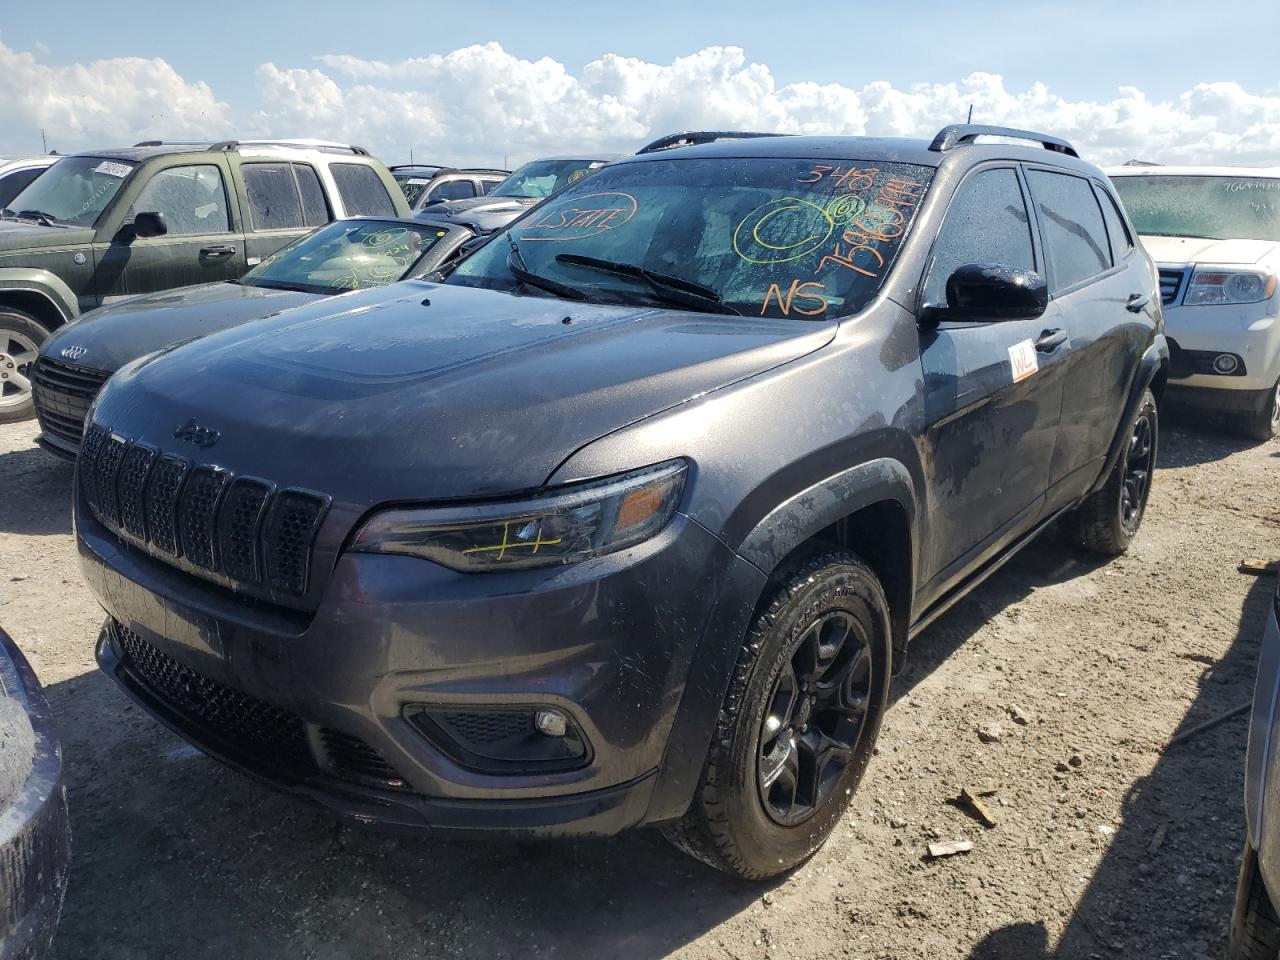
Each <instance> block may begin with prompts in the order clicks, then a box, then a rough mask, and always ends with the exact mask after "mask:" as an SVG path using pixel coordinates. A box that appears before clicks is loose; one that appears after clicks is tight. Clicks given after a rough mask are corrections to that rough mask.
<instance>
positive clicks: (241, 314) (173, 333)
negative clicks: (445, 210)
mask: <svg viewBox="0 0 1280 960" xmlns="http://www.w3.org/2000/svg"><path fill="white" fill-rule="evenodd" d="M474 236H475V234H473V233H472V232H471V231H470V230H468V229H467V228H466V227H463V226H459V225H458V224H456V223H434V222H432V221H430V220H416V219H409V218H393V217H353V218H349V219H346V220H335V221H334V222H333V223H329V224H325V225H324V226H322V227H317V228H316V229H315V230H314V231H312V232H311V233H309V234H307V235H306V236H304V237H302V238H301V239H298V240H295V241H294V242H293V243H291V244H290V245H289V246H287V247H285V248H284V249H282V250H278V251H276V252H275V253H273V254H272V255H271V256H269V257H267V258H266V259H264V260H263V261H262V262H261V263H259V264H258V265H257V266H255V267H252V268H250V270H249V272H248V273H246V274H245V275H244V276H243V277H240V278H239V279H238V280H227V281H222V282H220V283H208V284H202V285H200V286H196V287H183V288H182V289H179V290H166V291H163V292H161V293H150V294H143V295H142V296H138V297H129V298H127V299H125V300H121V301H119V302H117V303H112V304H108V305H107V306H105V307H98V308H97V309H96V310H90V311H89V312H88V313H86V314H85V315H84V316H82V317H80V319H78V320H73V321H71V322H70V323H68V324H65V325H63V326H62V327H59V328H58V329H57V330H55V331H54V332H53V333H52V334H51V335H50V336H49V339H47V340H46V341H45V342H44V344H42V345H41V347H40V356H39V358H38V359H37V360H36V362H35V365H34V367H33V368H32V371H31V384H32V396H33V399H34V402H35V409H36V417H37V419H38V420H39V421H40V431H41V432H40V435H39V436H38V437H36V443H38V444H39V445H40V446H41V447H42V448H43V449H45V450H46V451H48V452H49V453H51V454H53V455H54V456H57V457H60V458H62V459H72V460H74V459H75V456H76V454H77V453H78V452H79V449H80V439H81V436H82V434H83V433H84V420H85V416H86V415H87V414H88V411H89V407H90V405H91V404H92V403H93V399H94V397H95V396H97V393H98V390H99V389H101V387H102V384H104V383H106V381H107V378H108V377H110V376H111V375H112V374H113V373H115V371H116V370H118V369H119V368H120V367H122V366H124V365H125V364H126V363H129V362H130V361H132V360H136V359H137V358H138V357H141V356H144V355H145V354H148V353H153V352H155V351H156V350H164V349H168V348H169V347H172V346H174V345H175V344H178V343H186V342H189V341H191V340H195V339H197V338H199V337H207V336H209V334H211V333H217V332H218V331H220V330H227V329H230V328H231V327H234V326H238V325H240V324H242V323H249V322H251V321H254V320H260V319H262V318H263V317H269V316H275V315H276V314H277V313H279V312H280V311H282V310H288V309H291V308H293V307H297V306H301V305H302V304H305V303H311V302H313V301H315V300H320V299H324V298H328V297H333V296H337V295H340V294H344V293H349V292H351V291H353V290H367V289H370V288H371V287H382V286H386V285H387V284H389V283H395V282H396V281H399V280H405V279H409V278H413V277H425V276H428V275H430V274H432V273H434V272H436V271H437V270H441V269H444V268H445V267H447V266H448V265H449V264H450V263H452V262H453V260H454V258H455V257H457V256H458V255H459V253H460V251H461V248H462V245H463V244H464V243H465V242H466V241H467V240H470V239H471V238H472V237H474ZM370 335H371V336H372V335H373V334H372V333H371V334H370Z"/></svg>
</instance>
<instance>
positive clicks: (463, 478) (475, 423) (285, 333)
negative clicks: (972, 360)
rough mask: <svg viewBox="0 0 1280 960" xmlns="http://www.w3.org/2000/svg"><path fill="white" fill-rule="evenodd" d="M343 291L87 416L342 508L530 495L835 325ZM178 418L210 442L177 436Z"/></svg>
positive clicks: (203, 350) (152, 370) (190, 348)
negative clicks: (599, 448)
mask: <svg viewBox="0 0 1280 960" xmlns="http://www.w3.org/2000/svg"><path fill="white" fill-rule="evenodd" d="M342 299H343V301H344V307H343V308H342V309H340V310H339V311H338V312H335V310H334V308H335V303H334V302H332V301H329V302H324V303H318V304H312V305H310V306H304V307H299V308H298V309H296V310H292V311H289V312H288V313H286V314H283V315H281V316H278V317H275V318H272V319H269V320H264V321H262V322H261V323H256V324H253V325H251V326H249V327H242V328H241V329H239V330H233V331H227V332H225V333H221V334H217V335H215V336H212V337H207V338H205V339H203V340H199V341H197V342H195V343H190V344H187V345H185V346H182V347H179V348H177V349H176V350H174V351H173V352H171V353H168V354H165V355H162V356H160V357H158V358H155V359H152V360H149V361H143V362H141V363H139V364H137V365H134V366H130V367H126V368H125V369H124V370H122V371H121V372H120V373H119V374H118V375H117V376H116V377H115V378H114V379H113V380H112V381H111V382H110V383H109V384H108V386H107V388H106V389H105V390H104V392H103V393H102V395H101V398H100V400H99V404H98V408H97V413H96V416H95V419H96V421H97V422H99V423H101V424H104V425H106V426H108V427H110V428H111V429H113V430H115V431H117V432H118V433H121V434H123V435H125V436H129V437H133V438H143V439H149V440H151V441H152V442H154V443H156V444H157V445H159V446H161V447H162V448H163V449H165V450H176V451H177V452H180V453H182V454H184V455H186V456H189V457H193V458H199V459H202V460H203V461H204V462H206V463H212V464H216V465H219V466H225V467H227V468H228V469H230V470H231V471H233V472H235V473H251V474H253V475H255V476H259V477H263V478H265V479H268V480H271V481H273V482H275V483H277V484H280V485H282V486H283V485H291V486H302V487H309V488H312V489H315V490H319V491H323V492H325V493H328V494H330V495H332V496H334V497H335V498H337V499H338V500H339V501H345V502H346V503H347V504H349V505H351V506H352V507H359V506H361V505H372V504H375V503H379V502H385V501H393V500H436V499H449V498H457V497H473V496H486V495H493V494H502V493H508V492H515V491H523V490H531V489H536V488H538V487H540V486H541V485H542V484H543V483H545V481H546V480H547V478H548V477H549V476H550V475H551V474H552V472H553V471H554V470H555V469H556V467H557V466H558V465H559V464H560V463H561V462H562V461H563V460H564V459H565V458H566V457H568V456H569V455H570V454H571V453H573V452H574V451H575V450H576V449H577V448H579V447H581V446H582V445H584V444H586V443H589V442H591V441H592V440H594V439H596V438H598V437H600V436H602V435H604V434H607V433H610V432H612V431H614V430H616V429H618V428H620V427H622V426H625V425H626V424H628V423H631V422H633V421H636V420H638V419H641V418H643V417H647V416H649V415H651V414H654V413H656V412H658V411H660V410H663V409H665V408H667V407H670V406H672V405H674V404H678V403H682V402H684V401H687V400H690V399H692V398H695V397H698V396H700V395H701V394H704V393H707V392H708V391H711V390H715V389H716V388H718V387H722V386H725V385H727V384H730V383H733V382H734V381H736V380H740V379H742V378H745V377H749V376H752V375H753V374H757V373H760V372H762V371H764V370H767V369H769V368H770V367H774V366H777V365H778V364H782V363H786V362H788V361H790V360H793V359H795V358H797V357H800V356H803V355H804V354H806V353H810V352H812V351H813V350H816V349H818V348H819V347H821V346H822V345H823V344H825V343H827V342H829V341H830V340H831V338H832V336H833V335H834V333H835V329H836V325H835V324H834V323H813V324H807V323H800V322H793V321H785V320H770V319H763V318H739V317H724V316H719V315H710V314H698V313H691V312H686V311H678V310H665V309H653V308H645V307H617V306H596V305H584V304H577V303H568V302H566V301H563V300H554V299H550V298H544V297H537V296H525V297H517V296H513V295H509V294H505V293H499V292H494V291H488V290H477V289H470V288H466V287H460V286H441V285H437V284H429V283H425V282H421V281H404V282H402V283H399V284H393V285H392V286H389V287H385V288H383V289H381V290H370V291H362V292H359V293H353V294H348V295H346V296H344V297H343V298H342ZM424 301H429V304H430V305H429V306H428V305H424ZM566 316H570V317H572V322H570V323H565V322H564V320H565V318H566ZM192 420H194V421H195V426H198V427H202V428H205V429H206V430H210V431H217V433H218V438H217V441H216V443H215V444H213V445H211V446H206V447H205V448H204V449H197V448H195V447H194V446H189V445H188V444H185V443H181V442H180V441H176V440H175V439H174V436H175V432H176V430H177V428H178V427H179V426H181V425H183V424H187V423H189V422H190V421H192ZM194 434H196V431H187V435H194ZM206 436H207V435H206ZM628 466H636V464H619V469H623V468H625V467H628Z"/></svg>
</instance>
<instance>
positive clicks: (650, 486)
mask: <svg viewBox="0 0 1280 960" xmlns="http://www.w3.org/2000/svg"><path fill="white" fill-rule="evenodd" d="M687 469H688V468H687V466H686V465H685V462H684V461H683V460H673V461H671V462H669V463H662V464H658V465H657V466H654V467H646V468H645V469H643V470H636V471H633V472H631V473H624V474H620V475H618V476H616V477H608V478H606V479H604V480H597V481H594V482H592V483H584V484H575V485H573V486H570V487H564V488H562V489H560V490H558V491H557V490H552V491H550V492H549V493H547V494H546V495H545V496H541V497H536V498H531V499H528V500H520V501H507V502H505V503H485V504H471V505H466V506H457V507H439V508H421V509H412V508H408V509H390V510H384V511H382V512H380V513H376V514H374V515H373V517H372V518H370V520H369V521H368V522H367V523H366V524H365V525H364V526H363V527H362V528H361V529H360V532H359V533H358V534H356V537H355V541H354V542H353V543H352V546H351V549H352V550H356V551H360V552H364V553H399V554H407V555H410V556H416V557H424V558H425V559H427V560H434V561H435V562H436V563H439V564H441V565H443V566H446V567H449V568H450V569H452V570H458V571H461V572H463V573H482V572H487V571H494V570H519V569H527V568H529V567H551V566H557V565H560V564H566V563H577V562H578V561H581V560H588V559H590V558H592V557H599V556H603V555H604V554H606V553H613V552H615V551H617V550H623V549H625V548H627V547H631V546H635V545H636V544H637V543H641V542H643V541H645V540H648V539H649V538H650V537H653V536H655V535H657V534H658V533H659V532H660V531H661V530H662V528H663V527H665V526H666V525H667V521H669V520H670V519H671V515H672V514H673V513H675V509H676V505H677V504H678V503H679V502H680V494H681V492H682V491H683V490H684V481H685V475H686V473H687Z"/></svg>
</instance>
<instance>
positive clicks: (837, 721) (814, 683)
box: [756, 610, 871, 827]
mask: <svg viewBox="0 0 1280 960" xmlns="http://www.w3.org/2000/svg"><path fill="white" fill-rule="evenodd" d="M870 693H871V646H870V643H869V640H868V638H867V636H866V633H865V631H864V630H863V629H862V627H861V625H860V624H859V623H858V622H857V621H856V620H855V619H854V618H853V617H852V616H850V615H849V614H848V613H846V612H844V611H839V610H837V611H830V612H827V613H824V614H822V615H821V616H820V617H818V619H816V620H815V621H814V622H813V623H812V624H811V625H810V626H809V628H808V629H807V630H805V631H804V633H803V634H802V635H801V637H800V639H799V641H798V642H797V643H796V646H795V649H794V651H793V652H792V655H791V658H790V661H789V662H788V663H787V664H786V665H785V666H784V667H783V669H782V671H781V673H780V674H779V675H778V679H777V681H776V682H775V683H774V687H773V691H772V692H771V693H770V695H769V700H768V702H769V708H768V710H767V712H766V713H765V718H764V723H763V725H762V727H761V731H760V746H759V750H758V756H757V760H756V780H757V784H758V786H759V790H760V800H761V802H762V803H763V804H764V807H765V810H766V811H767V812H768V814H769V816H770V817H771V818H772V819H773V820H774V821H775V822H777V823H779V824H781V825H782V826H788V827H790V826H795V825H796V824H799V823H803V822H804V821H805V820H807V819H809V818H810V817H812V816H813V814H814V812H815V811H816V810H817V809H819V808H820V807H821V806H822V805H823V804H824V803H825V802H826V801H827V799H828V797H829V796H830V794H831V791H832V789H833V788H834V787H835V786H836V784H838V783H839V782H840V779H841V776H842V774H843V773H844V771H845V770H846V768H847V767H848V766H849V763H850V760H851V758H852V757H853V754H854V750H855V749H856V748H857V745H858V741H859V740H860V738H861V737H862V733H863V730H864V729H865V728H866V720H867V704H868V700H869V697H870Z"/></svg>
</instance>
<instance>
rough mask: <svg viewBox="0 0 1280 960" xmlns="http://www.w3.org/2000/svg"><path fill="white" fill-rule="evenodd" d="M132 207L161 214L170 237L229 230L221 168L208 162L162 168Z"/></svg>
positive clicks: (137, 211) (143, 211)
mask: <svg viewBox="0 0 1280 960" xmlns="http://www.w3.org/2000/svg"><path fill="white" fill-rule="evenodd" d="M133 210H134V212H135V213H151V212H156V213H162V214H164V218H165V222H166V223H167V224H168V226H169V236H171V237H184V236H198V235H200V234H204V233H229V232H230V230H231V225H230V221H229V219H228V218H227V191H226V189H225V188H224V187H223V184H222V172H221V171H220V170H219V169H218V168H217V167H215V166H214V165H213V164H211V163H208V164H205V163H202V164H196V165H193V166H190V167H170V168H169V169H168V170H161V171H160V172H159V173H157V174H156V175H155V176H154V177H152V178H151V179H150V180H149V181H147V185H146V186H145V187H143V188H142V193H141V194H140V195H139V196H138V199H137V200H135V201H134V204H133Z"/></svg>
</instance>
